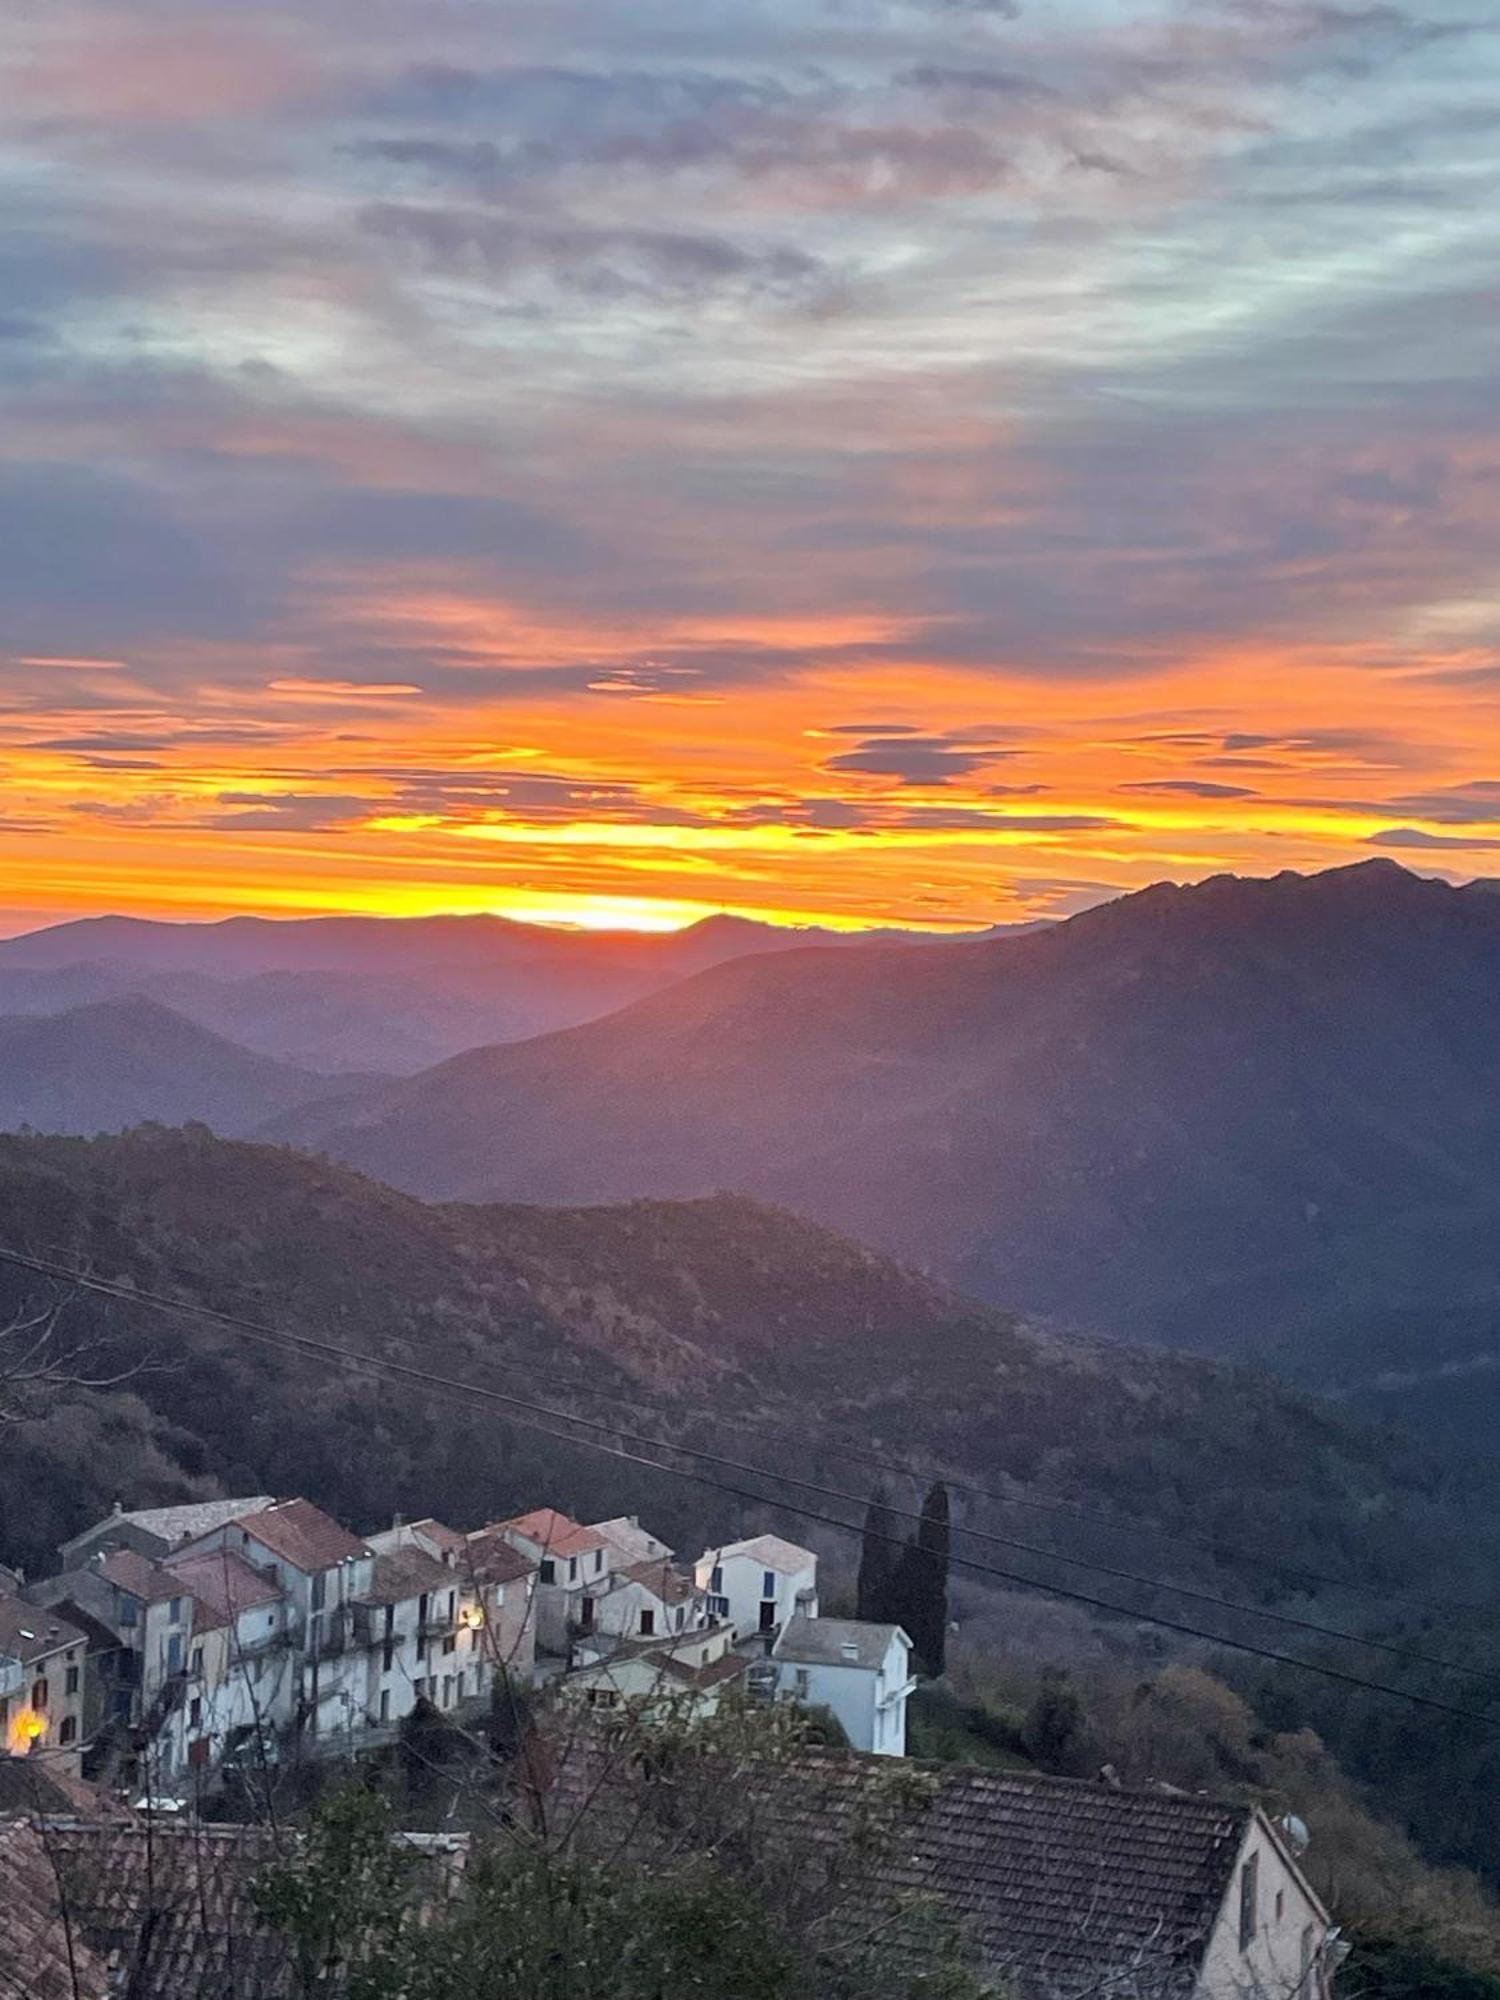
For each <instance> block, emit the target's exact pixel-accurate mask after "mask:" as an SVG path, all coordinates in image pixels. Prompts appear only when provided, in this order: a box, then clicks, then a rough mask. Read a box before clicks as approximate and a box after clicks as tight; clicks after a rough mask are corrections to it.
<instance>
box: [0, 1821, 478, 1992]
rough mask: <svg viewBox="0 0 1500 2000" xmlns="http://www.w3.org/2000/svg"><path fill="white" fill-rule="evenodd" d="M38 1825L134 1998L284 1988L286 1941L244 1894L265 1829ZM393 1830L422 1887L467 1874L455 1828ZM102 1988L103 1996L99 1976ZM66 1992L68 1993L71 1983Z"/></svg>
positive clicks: (430, 1890) (269, 1841)
mask: <svg viewBox="0 0 1500 2000" xmlns="http://www.w3.org/2000/svg"><path fill="white" fill-rule="evenodd" d="M45 1833H46V1841H47V1845H48V1848H49V1850H50V1852H51V1857H52V1860H53V1861H54V1862H55V1864H56V1867H57V1871H58V1874H59V1876H60V1878H61V1881H62V1883H63V1885H64V1887H65V1889H66V1891H67V1895H68V1901H69V1907H70V1911H71V1913H72V1916H73V1921H74V1924H75V1927H76V1929H77V1930H78V1932H79V1933H80V1934H81V1936H82V1937H83V1938H84V1939H85V1940H86V1942H87V1944H88V1946H89V1947H90V1949H91V1950H92V1952H94V1953H95V1954H97V1955H98V1956H100V1957H102V1958H105V1959H106V1960H107V1961H108V1964H109V1969H110V1971H111V1973H112V1974H113V1975H114V1978H115V1982H116V1984H115V1986H114V1987H113V1988H111V1989H110V1990H111V1991H119V1992H124V1991H126V1990H128V1991H129V1992H130V1993H131V1995H132V1996H133V2000H266V1996H267V1995H269V1994H272V1993H282V1992H284V1991H287V1990H288V1988H289V1984H290V1979H289V1973H290V1964H289V1954H288V1951H287V1948H286V1944H285V1942H284V1940H283V1939H282V1937H281V1936H280V1935H279V1934H278V1933H276V1932H273V1931H271V1930H269V1929H268V1928H267V1927H266V1926H265V1925H264V1924H262V1923H261V1921H260V1920H259V1918H258V1917H257V1915H256V1913H255V1908H254V1904H253V1902H252V1900H251V1886H252V1884H253V1883H254V1881H255V1878H256V1876H257V1875H259V1874H260V1873H261V1871H262V1870H263V1869H265V1868H266V1867H267V1866H268V1865H269V1864H270V1863H271V1862H272V1861H274V1860H275V1858H276V1855H277V1836H276V1835H275V1834H274V1833H273V1832H272V1831H271V1830H270V1829H268V1828H264V1827H251V1826H212V1825H209V1826H204V1825H199V1824H192V1823H190V1824H181V1823H167V1822H163V1821H161V1820H158V1821H157V1822H156V1824H155V1825H154V1826H153V1827H152V1828H151V1829H150V1832H149V1836H148V1831H147V1828H146V1826H145V1824H144V1822H143V1821H141V1820H133V1821H131V1822H129V1823H127V1824H123V1825H122V1824H119V1823H116V1824H112V1825H111V1824H100V1823H98V1822H88V1821H77V1820H74V1821H70V1822H61V1821H57V1822H51V1823H49V1824H48V1825H47V1826H46V1828H45ZM397 1837H398V1839H400V1840H402V1841H404V1842H408V1843H409V1844H410V1845H411V1846H412V1847H413V1848H414V1849H415V1850H416V1852H417V1854H418V1856H419V1861H418V1873H417V1877H416V1884H415V1892H416V1893H417V1894H418V1895H434V1894H440V1893H443V1892H445V1891H446V1890H447V1889H448V1888H450V1887H451V1885H452V1883H453V1881H454V1879H455V1878H456V1877H457V1876H458V1875H460V1874H461V1873H462V1870H463V1865H464V1859H465V1857H466V1851H467V1842H466V1841H465V1840H464V1839H463V1837H462V1836H461V1835H459V1836H438V1837H434V1836H423V1835H399V1836H397ZM0 1900H3V1899H0ZM0 1935H3V1933H0ZM98 1992H99V1995H100V1996H101V2000H102V1995H103V1993H104V1988H103V1986H102V1985H101V1986H100V1988H99V1989H98ZM62 1993H63V1995H64V1996H66V2000H72V1993H71V1989H70V1988H63V1989H62ZM84 2000H93V1995H92V1994H88V1993H86V1994H85V1996H84Z"/></svg>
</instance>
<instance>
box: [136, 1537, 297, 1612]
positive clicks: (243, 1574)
mask: <svg viewBox="0 0 1500 2000" xmlns="http://www.w3.org/2000/svg"><path fill="white" fill-rule="evenodd" d="M163 1567H164V1568H165V1569H166V1570H167V1571H168V1573H169V1574H170V1575H172V1576H175V1577H176V1578H177V1579H178V1581H179V1583H181V1585H182V1586H183V1588H184V1589H185V1590H188V1591H190V1592H191V1594H192V1596H193V1599H194V1601H195V1603H196V1604H197V1605H198V1606H199V1610H198V1611H196V1612H195V1613H194V1616H193V1629H194V1630H195V1631H199V1632H208V1631H214V1630H217V1629H218V1627H220V1626H222V1625H230V1624H232V1623H233V1622H234V1620H235V1619H236V1618H238V1617H239V1615H240V1613H241V1612H242V1611H254V1610H255V1609H256V1608H257V1607H258V1606H259V1605H262V1604H280V1603H281V1602H282V1600H283V1598H284V1595H285V1593H284V1592H283V1590H282V1588H281V1586H280V1584H279V1583H277V1582H276V1580H275V1578H274V1577H269V1576H267V1575H266V1574H265V1572H264V1571H263V1570H258V1569H256V1568H255V1566H254V1565H253V1564H252V1563H247V1562H246V1561H245V1558H244V1557H243V1556H242V1555H240V1554H238V1553H237V1551H236V1550H234V1549H206V1550H205V1551H204V1552H203V1554H202V1555H196V1556H172V1557H170V1558H169V1559H168V1561H167V1562H166V1563H165V1564H164V1565H163Z"/></svg>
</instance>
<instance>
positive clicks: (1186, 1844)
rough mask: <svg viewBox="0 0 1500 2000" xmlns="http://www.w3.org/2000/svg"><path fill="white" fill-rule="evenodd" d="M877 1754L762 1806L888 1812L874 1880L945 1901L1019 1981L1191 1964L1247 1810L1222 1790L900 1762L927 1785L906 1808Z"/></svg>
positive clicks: (776, 1786) (861, 1822)
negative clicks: (1197, 1792) (1143, 1788)
mask: <svg viewBox="0 0 1500 2000" xmlns="http://www.w3.org/2000/svg"><path fill="white" fill-rule="evenodd" d="M881 1761H882V1760H879V1759H875V1758H853V1757H848V1758H839V1757H833V1756H830V1757H819V1758H810V1759H808V1760H806V1763H805V1765H804V1766H803V1767H801V1770H800V1771H799V1773H798V1774H796V1775H795V1776H794V1777H793V1778H792V1779H791V1780H790V1781H789V1782H779V1781H778V1782H773V1783H772V1784H771V1785H769V1786H768V1787H767V1793H766V1803H767V1806H768V1808H769V1811H770V1813H771V1815H772V1816H773V1817H779V1818H780V1819H781V1820H782V1821H783V1822H784V1823H785V1824H786V1825H788V1826H789V1827H792V1826H795V1828H796V1830H797V1832H798V1834H799V1835H800V1836H801V1837H804V1838H806V1837H812V1838H814V1839H816V1840H818V1841H819V1842H823V1841H838V1840H840V1839H841V1838H842V1837H843V1836H844V1835H846V1834H847V1835H848V1836H849V1837H850V1838H851V1839H852V1838H853V1837H854V1835H855V1834H856V1832H857V1831H858V1830H860V1829H862V1828H864V1829H867V1828H868V1825H869V1822H870V1818H871V1815H872V1813H873V1814H874V1816H875V1817H876V1818H883V1819H884V1822H885V1828H886V1830H887V1832H888V1833H889V1834H890V1835H892V1836H893V1837H892V1838H891V1839H890V1840H889V1841H888V1843H887V1844H885V1845H884V1848H883V1851H880V1852H879V1853H878V1856H877V1859H876V1861H875V1863H874V1867H875V1873H876V1876H877V1878H878V1883H879V1886H880V1888H881V1889H883V1890H885V1891H888V1892H892V1893H918V1894H925V1895H934V1896H937V1897H939V1898H940V1899H941V1900H942V1901H943V1902H945V1903H946V1904H947V1905H948V1906H949V1907H950V1908H951V1909H953V1910H955V1911H956V1912H957V1913H958V1915H959V1916H960V1917H961V1918H963V1919H965V1920H966V1921H967V1923H968V1924H969V1926H970V1927H971V1929H972V1931H973V1933H974V1935H975V1937H976V1941H977V1942H978V1944H979V1945H980V1947H981V1949H982V1951H983V1954H984V1957H985V1960H986V1962H987V1964H988V1965H989V1966H990V1968H991V1969H992V1970H994V1971H996V1972H998V1973H1000V1974H1002V1975H1005V1976H1009V1977H1011V1978H1013V1979H1015V1980H1017V1981H1018V1982H1019V1983H1020V1985H1021V1988H1022V1990H1023V1991H1025V1990H1026V1989H1027V1987H1028V1986H1034V1985H1035V1984H1036V1983H1037V1982H1039V1981H1041V1980H1043V1979H1046V1980H1049V1981H1054V1982H1056V1983H1058V1984H1065V1983H1068V1982H1072V1981H1075V1980H1077V1979H1078V1978H1080V1977H1081V1976H1083V1975H1088V1976H1089V1977H1090V1978H1093V1979H1095V1980H1098V1979H1099V1978H1100V1977H1102V1976H1105V1975H1110V1974H1117V1973H1122V1972H1123V1971H1124V1970H1125V1969H1126V1968H1127V1967H1130V1966H1138V1967H1139V1968H1140V1969H1142V1970H1144V1971H1146V1972H1149V1973H1152V1974H1161V1975H1167V1974H1169V1973H1173V1972H1175V1971H1177V1970H1178V1969H1179V1968H1181V1967H1184V1966H1186V1965H1189V1964H1192V1963H1194V1962H1195V1961H1196V1960H1197V1959H1198V1958H1199V1957H1200V1956H1201V1954H1202V1951H1203V1948H1204V1946H1205V1945H1206V1943H1207V1940H1208V1936H1209V1933H1210V1931H1211V1930H1212V1928H1213V1924H1214V1921H1215V1919H1216V1917H1217V1915H1218V1912H1219V1910H1220V1908H1221V1906H1222V1904H1223V1901H1224V1896H1225V1893H1226V1891H1227V1890H1228V1888H1229V1883H1230V1878H1231V1875H1232V1873H1233V1869H1234V1864H1235V1861H1236V1858H1237V1856H1238V1854H1239V1851H1240V1847H1241V1845H1242V1843H1243V1840H1244V1837H1245V1833H1246V1830H1247V1829H1248V1827H1249V1825H1250V1823H1251V1820H1252V1818H1253V1811H1252V1809H1251V1808H1250V1807H1248V1806H1239V1805H1227V1804H1225V1803H1223V1802H1222V1801H1220V1800H1216V1799H1207V1798H1195V1797H1187V1796H1182V1795H1178V1794H1169V1793H1162V1792H1136V1791H1116V1790H1114V1789H1113V1788H1112V1787H1110V1786H1107V1785H1101V1784H1093V1783H1089V1782H1086V1781H1084V1780H1081V1779H1076V1778H1044V1777H1039V1776H1029V1775H1022V1774H1019V1773H1012V1772H1006V1771H991V1770H986V1769H980V1768H977V1767H975V1766H970V1765H956V1764H937V1765H932V1764H929V1765H913V1764H910V1763H903V1764H902V1766H901V1770H902V1772H903V1774H912V1773H916V1774H918V1775H919V1779H920V1783H921V1785H922V1788H923V1793H924V1796H923V1797H922V1798H921V1799H920V1800H917V1801H914V1802H912V1803H911V1804H907V1805H903V1804H901V1803H900V1802H899V1801H898V1800H897V1799H894V1798H889V1797H887V1798H886V1799H885V1800H884V1801H883V1799H882V1791H881V1786H882V1774H881V1771H880V1764H881ZM888 1771H889V1767H888V1766H887V1767H886V1772H887V1776H888Z"/></svg>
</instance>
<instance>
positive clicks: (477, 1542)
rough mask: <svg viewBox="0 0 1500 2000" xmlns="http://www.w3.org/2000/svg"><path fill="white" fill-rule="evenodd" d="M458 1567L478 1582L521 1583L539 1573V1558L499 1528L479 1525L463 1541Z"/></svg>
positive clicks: (461, 1572) (461, 1571) (462, 1574)
mask: <svg viewBox="0 0 1500 2000" xmlns="http://www.w3.org/2000/svg"><path fill="white" fill-rule="evenodd" d="M455 1568H456V1569H457V1570H458V1572H459V1574H460V1575H461V1576H467V1577H470V1578H472V1579H473V1581H474V1582H475V1583H519V1582H520V1581H521V1579H522V1578H523V1577H527V1576H535V1575H536V1561H535V1559H534V1558H533V1557H531V1556H528V1555H523V1554H522V1553H521V1551H520V1550H519V1549H518V1548H517V1547H516V1545H515V1544H514V1542H508V1541H507V1540H506V1539H505V1536H504V1534H503V1532H502V1531H501V1529H499V1528H478V1529H476V1530H475V1532H474V1533H473V1534H472V1535H470V1536H469V1538H468V1540H467V1541H466V1542H465V1544H464V1551H463V1554H462V1555H461V1556H460V1557H459V1558H458V1561H457V1563H456V1564H455Z"/></svg>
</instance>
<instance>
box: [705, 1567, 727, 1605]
mask: <svg viewBox="0 0 1500 2000" xmlns="http://www.w3.org/2000/svg"><path fill="white" fill-rule="evenodd" d="M708 1587H709V1589H710V1590H711V1591H712V1592H713V1593H714V1595H715V1597H721V1596H722V1595H723V1593H724V1565H723V1563H715V1564H714V1566H713V1568H712V1569H711V1570H710V1571H709V1573H708Z"/></svg>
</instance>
